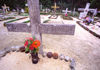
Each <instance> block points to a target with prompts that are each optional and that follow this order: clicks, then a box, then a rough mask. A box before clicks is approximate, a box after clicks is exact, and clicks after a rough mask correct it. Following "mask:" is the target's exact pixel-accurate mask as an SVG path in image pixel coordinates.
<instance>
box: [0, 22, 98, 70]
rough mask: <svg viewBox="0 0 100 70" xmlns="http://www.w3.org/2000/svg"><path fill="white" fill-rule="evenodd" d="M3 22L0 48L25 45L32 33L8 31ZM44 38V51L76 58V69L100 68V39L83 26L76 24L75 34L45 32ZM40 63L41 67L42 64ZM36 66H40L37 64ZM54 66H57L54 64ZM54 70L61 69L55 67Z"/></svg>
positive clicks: (0, 26) (91, 69) (92, 69)
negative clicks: (25, 40)
mask: <svg viewBox="0 0 100 70" xmlns="http://www.w3.org/2000/svg"><path fill="white" fill-rule="evenodd" d="M66 23H67V21H66ZM68 23H69V21H68ZM70 23H75V24H76V22H75V21H70ZM2 24H3V23H2V22H0V44H1V45H0V46H1V47H0V49H2V48H4V47H10V46H16V45H23V42H24V39H25V38H26V37H31V34H29V33H15V32H13V33H12V32H8V31H7V29H6V27H3V25H2ZM42 38H43V46H44V47H43V48H44V51H52V52H58V53H59V54H60V53H62V54H64V55H68V56H70V57H72V58H74V59H75V61H76V70H100V39H98V38H96V37H95V36H93V35H92V34H90V33H89V32H87V31H86V30H84V29H83V28H81V27H80V26H79V25H77V24H76V30H75V35H74V36H73V35H72V36H70V35H51V34H43V35H42ZM12 55H13V54H12ZM5 57H6V56H5ZM4 59H5V58H4ZM46 60H48V59H46ZM50 61H51V62H50V64H52V63H54V62H53V61H52V60H50ZM1 62H3V61H1ZM44 62H45V61H44ZM58 64H59V63H58ZM62 64H64V63H61V64H60V65H62ZM2 65H4V64H3V63H1V64H0V67H2ZM39 65H40V67H41V65H42V64H39ZM66 66H68V65H66ZM36 67H39V66H37V65H36ZM52 67H55V66H53V65H52ZM50 68H51V67H50ZM4 70H7V69H4ZM28 70H29V69H28ZM35 70H41V69H35ZM47 70H51V69H47ZM52 70H59V69H54V68H53V69H52ZM60 70H63V69H60ZM64 70H66V69H64Z"/></svg>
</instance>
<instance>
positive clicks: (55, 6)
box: [51, 2, 59, 12]
mask: <svg viewBox="0 0 100 70" xmlns="http://www.w3.org/2000/svg"><path fill="white" fill-rule="evenodd" d="M51 8H54V11H55V12H56V9H57V8H59V6H57V5H56V2H55V3H54V6H51Z"/></svg>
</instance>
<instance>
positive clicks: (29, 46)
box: [24, 37, 40, 64]
mask: <svg viewBox="0 0 100 70" xmlns="http://www.w3.org/2000/svg"><path fill="white" fill-rule="evenodd" d="M24 46H25V52H26V53H27V52H30V53H31V56H32V62H33V63H34V64H36V63H37V62H38V60H39V57H38V51H39V47H40V41H39V40H37V39H36V38H35V37H34V38H27V39H26V40H25V42H24Z"/></svg>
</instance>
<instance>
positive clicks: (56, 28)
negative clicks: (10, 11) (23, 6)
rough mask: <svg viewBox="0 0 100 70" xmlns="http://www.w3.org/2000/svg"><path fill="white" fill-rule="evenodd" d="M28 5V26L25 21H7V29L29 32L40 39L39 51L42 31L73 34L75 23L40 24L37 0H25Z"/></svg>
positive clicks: (41, 49) (41, 50)
mask: <svg viewBox="0 0 100 70" xmlns="http://www.w3.org/2000/svg"><path fill="white" fill-rule="evenodd" d="M27 1H28V7H29V15H30V21H31V24H30V26H28V25H27V24H25V23H8V24H7V29H8V31H11V32H31V33H32V36H35V37H36V38H37V39H38V40H40V41H41V47H40V49H39V52H40V53H41V54H42V53H43V46H42V33H46V34H61V35H62V34H64V35H65V34H66V35H73V34H74V31H75V25H71V24H40V10H39V0H27Z"/></svg>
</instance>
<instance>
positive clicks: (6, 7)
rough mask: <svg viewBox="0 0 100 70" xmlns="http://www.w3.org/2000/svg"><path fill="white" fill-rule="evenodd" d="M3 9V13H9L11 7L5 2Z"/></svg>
mask: <svg viewBox="0 0 100 70" xmlns="http://www.w3.org/2000/svg"><path fill="white" fill-rule="evenodd" d="M2 9H3V13H4V14H7V12H8V10H9V7H8V6H6V4H4V6H2Z"/></svg>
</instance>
